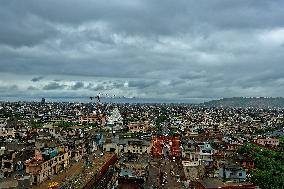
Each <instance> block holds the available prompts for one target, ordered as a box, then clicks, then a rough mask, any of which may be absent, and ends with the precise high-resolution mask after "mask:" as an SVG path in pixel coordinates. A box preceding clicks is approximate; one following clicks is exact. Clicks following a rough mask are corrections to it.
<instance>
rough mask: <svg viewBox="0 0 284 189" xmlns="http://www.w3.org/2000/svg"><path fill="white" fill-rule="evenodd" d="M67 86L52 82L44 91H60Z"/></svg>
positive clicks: (45, 86)
mask: <svg viewBox="0 0 284 189" xmlns="http://www.w3.org/2000/svg"><path fill="white" fill-rule="evenodd" d="M65 87H66V86H65V85H63V84H60V83H57V82H51V83H48V84H47V85H44V86H43V88H42V89H43V90H59V89H65Z"/></svg>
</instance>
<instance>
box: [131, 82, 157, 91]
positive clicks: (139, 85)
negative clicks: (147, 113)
mask: <svg viewBox="0 0 284 189" xmlns="http://www.w3.org/2000/svg"><path fill="white" fill-rule="evenodd" d="M158 83H159V81H147V80H134V81H129V82H128V87H135V88H137V89H145V88H148V87H151V86H155V85H157V84H158Z"/></svg>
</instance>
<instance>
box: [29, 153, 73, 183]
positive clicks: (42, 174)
mask: <svg viewBox="0 0 284 189" xmlns="http://www.w3.org/2000/svg"><path fill="white" fill-rule="evenodd" d="M49 157H50V159H48V158H46V159H44V158H43V154H42V153H41V151H39V150H35V157H34V158H33V159H32V160H27V161H26V162H25V165H26V173H27V174H29V175H30V176H31V182H32V184H33V185H38V184H40V183H42V182H43V181H45V180H46V179H48V178H49V177H50V176H52V175H54V174H57V173H59V172H60V171H62V170H63V169H65V168H66V167H67V166H68V165H69V163H70V158H71V151H69V150H68V149H67V148H61V149H58V153H50V154H49Z"/></svg>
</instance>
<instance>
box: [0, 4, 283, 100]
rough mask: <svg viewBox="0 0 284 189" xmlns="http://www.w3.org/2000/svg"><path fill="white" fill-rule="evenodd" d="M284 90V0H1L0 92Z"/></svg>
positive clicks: (223, 93)
mask: <svg viewBox="0 0 284 189" xmlns="http://www.w3.org/2000/svg"><path fill="white" fill-rule="evenodd" d="M98 93H103V94H109V95H117V96H127V97H132V96H135V97H150V98H171V99H179V98H197V97H201V98H208V97H209V98H210V97H213V98H219V97H232V96H284V95H283V94H284V1H283V0H175V1H173V0H102V1H98V0H42V1H39V0H25V1H19V0H1V1H0V94H1V96H35V97H37V96H61V95H62V96H89V95H90V96H94V95H97V94H98Z"/></svg>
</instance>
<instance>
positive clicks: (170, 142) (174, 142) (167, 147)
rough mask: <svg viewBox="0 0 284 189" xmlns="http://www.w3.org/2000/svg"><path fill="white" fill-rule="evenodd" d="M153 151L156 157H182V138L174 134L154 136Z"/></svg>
mask: <svg viewBox="0 0 284 189" xmlns="http://www.w3.org/2000/svg"><path fill="white" fill-rule="evenodd" d="M151 153H152V155H153V156H154V157H163V156H167V155H168V156H169V157H176V158H177V157H180V155H181V150H180V139H179V137H172V136H153V137H152V149H151Z"/></svg>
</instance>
